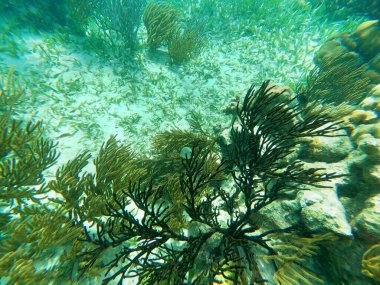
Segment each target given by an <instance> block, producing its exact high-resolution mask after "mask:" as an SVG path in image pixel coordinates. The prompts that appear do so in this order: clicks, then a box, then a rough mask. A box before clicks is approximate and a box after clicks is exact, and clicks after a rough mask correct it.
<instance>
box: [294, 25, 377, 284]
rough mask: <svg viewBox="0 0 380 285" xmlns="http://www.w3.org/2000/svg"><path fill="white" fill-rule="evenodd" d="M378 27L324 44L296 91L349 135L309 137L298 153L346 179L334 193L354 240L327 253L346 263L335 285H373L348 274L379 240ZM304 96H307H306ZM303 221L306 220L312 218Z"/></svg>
mask: <svg viewBox="0 0 380 285" xmlns="http://www.w3.org/2000/svg"><path fill="white" fill-rule="evenodd" d="M379 28H380V26H379V22H378V21H368V22H364V23H362V24H360V25H359V26H358V28H357V29H356V30H355V31H354V32H349V33H344V34H339V35H336V36H334V37H332V38H331V39H330V40H328V41H327V42H326V43H325V44H324V45H322V47H321V48H320V50H319V51H318V52H317V53H316V55H315V58H314V61H315V63H316V65H317V67H316V68H315V69H314V70H313V71H312V72H311V73H310V75H309V78H308V80H307V86H306V87H303V89H302V88H301V89H300V90H303V91H304V92H305V94H306V95H305V96H304V97H303V98H302V100H303V102H304V103H305V102H306V105H307V104H311V105H315V104H314V103H313V99H314V98H318V100H317V104H320V103H321V102H322V103H321V106H320V107H319V108H318V107H316V108H315V109H314V110H320V111H319V112H322V113H323V112H328V113H329V114H330V115H333V116H334V117H336V118H339V119H342V120H343V121H344V125H345V131H342V130H341V131H340V134H341V135H342V134H344V133H347V134H348V136H347V137H344V136H342V137H334V138H313V139H312V140H310V141H309V142H307V143H306V144H305V146H304V147H303V148H301V151H300V155H301V159H303V160H307V161H310V162H313V164H312V165H314V164H319V165H324V163H329V164H328V165H329V167H331V168H333V169H334V168H339V169H346V172H347V173H349V174H350V175H349V176H348V177H347V178H345V179H344V180H343V181H341V182H340V184H339V185H338V186H337V188H336V190H337V194H338V197H339V199H340V201H341V202H342V204H343V206H344V210H345V212H346V214H347V220H348V222H349V226H348V225H347V223H346V225H347V226H348V229H349V228H350V226H351V227H352V234H353V237H354V240H353V241H352V243H351V244H350V245H344V244H341V245H340V246H339V249H332V253H331V255H332V256H333V255H334V254H338V252H337V251H339V254H340V256H341V257H343V259H345V260H350V262H341V263H339V266H337V268H338V269H337V270H338V272H339V273H334V274H332V275H335V280H334V282H346V281H342V280H353V279H354V280H356V281H355V282H356V283H357V284H372V283H371V282H372V281H371V280H369V279H368V278H366V277H364V276H363V275H362V273H361V272H360V271H359V270H356V269H355V270H352V263H353V262H354V263H355V262H356V263H359V262H360V256H361V255H362V254H363V253H364V251H365V250H364V248H368V247H369V246H370V245H371V244H373V243H374V242H376V241H377V240H378V238H379V235H380V233H379V230H378V229H379V227H378V225H379V222H380V221H379V219H378V218H377V216H378V212H379V210H378V207H379V206H378V205H379V203H378V189H379V187H380V179H379V177H380V167H379V161H380V160H379V159H380V147H379V145H380V137H379V131H378V130H379V127H380V120H379V103H380V97H379V92H378V90H379V83H380V69H379V66H378V64H377V62H378V57H379V54H380V50H379V46H380V45H379V42H378V41H379V38H380V34H379V31H380V29H379ZM330 63H333V64H332V65H331V64H330ZM324 82H330V83H328V84H325V83H324ZM334 82H340V86H336V88H332V89H330V87H328V86H333V84H335V83H334ZM333 89H339V91H338V92H335V91H333ZM313 90H318V91H317V92H313ZM329 90H330V91H329ZM309 92H310V94H312V95H311V96H308V95H307V94H308V93H309ZM337 135H338V134H337ZM333 149H334V150H333ZM329 200H331V199H329ZM331 201H332V200H331ZM321 208H322V207H321ZM340 212H342V210H341V211H340ZM330 213H331V214H332V213H333V211H330ZM305 216H306V217H308V218H311V217H312V216H313V215H312V214H310V213H309V214H306V215H305ZM334 216H335V218H337V217H338V216H339V215H334ZM319 217H320V216H319ZM319 222H320V225H322V224H323V222H321V221H319ZM339 224H340V225H343V223H339ZM333 259H334V257H331V260H330V261H331V262H336V261H332V260H333ZM372 274H373V273H372ZM367 276H369V275H368V274H367Z"/></svg>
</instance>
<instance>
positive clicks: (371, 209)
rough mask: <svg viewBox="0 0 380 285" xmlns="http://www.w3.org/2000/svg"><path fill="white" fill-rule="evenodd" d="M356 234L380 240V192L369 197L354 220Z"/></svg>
mask: <svg viewBox="0 0 380 285" xmlns="http://www.w3.org/2000/svg"><path fill="white" fill-rule="evenodd" d="M352 227H353V230H354V233H355V235H357V236H359V237H360V238H362V239H365V240H367V241H370V242H373V241H378V240H380V194H377V195H375V196H373V197H371V198H369V199H368V200H367V201H366V203H365V208H364V210H362V211H361V212H360V213H359V214H358V215H357V216H356V217H355V218H354V219H353V221H352Z"/></svg>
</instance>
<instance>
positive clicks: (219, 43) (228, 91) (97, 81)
mask: <svg viewBox="0 0 380 285" xmlns="http://www.w3.org/2000/svg"><path fill="white" fill-rule="evenodd" d="M344 25H346V24H345V23H336V24H334V25H332V24H329V28H330V29H329V30H328V29H326V28H325V29H324V28H323V27H322V26H313V25H308V24H305V26H304V27H303V28H302V29H300V31H299V32H297V33H292V32H291V31H285V28H279V29H275V30H267V29H266V28H265V27H253V28H252V29H253V32H252V33H253V35H249V36H241V37H231V39H226V38H212V37H210V38H208V39H207V41H206V45H205V47H204V48H203V49H202V52H201V53H200V54H199V55H198V56H196V57H195V58H193V59H191V60H190V61H189V62H187V63H185V64H183V65H180V66H178V65H173V64H170V63H169V58H168V56H167V52H166V50H165V49H164V48H162V49H159V50H158V51H155V52H152V51H150V50H149V48H148V47H147V45H146V43H145V39H146V35H145V30H144V29H143V28H142V29H141V31H140V34H139V37H140V43H141V47H140V49H139V51H138V52H137V53H136V55H135V59H134V60H131V61H130V62H127V63H120V62H119V61H118V60H117V58H114V59H105V58H102V57H100V56H98V55H97V54H96V53H94V52H91V51H89V50H84V48H83V46H81V44H80V43H79V42H80V41H78V42H77V43H74V42H73V41H72V40H73V38H70V37H68V38H67V42H65V41H64V40H62V38H60V35H59V34H58V35H57V34H53V33H39V34H37V33H32V32H30V31H28V30H27V29H25V31H23V30H19V31H18V32H17V33H14V34H12V35H11V36H10V38H11V39H12V40H13V41H14V43H16V45H17V50H18V52H17V56H9V54H7V53H2V54H0V58H1V61H0V62H1V63H0V67H6V68H10V67H14V68H15V70H16V71H17V72H18V73H20V74H21V75H22V76H23V77H24V78H25V79H26V81H27V86H28V95H27V96H28V100H27V104H26V106H25V107H24V108H25V109H24V110H20V112H19V113H20V114H22V117H23V118H24V119H32V120H42V121H43V122H44V126H45V128H46V134H47V136H48V137H49V138H51V139H54V140H56V141H58V142H59V146H58V150H59V152H60V153H61V156H60V158H59V162H58V164H57V165H56V166H55V167H53V168H52V169H50V170H49V172H48V173H50V175H51V174H53V173H54V171H55V169H56V167H57V166H59V165H60V164H62V163H64V162H67V161H68V160H69V159H72V158H73V157H75V156H76V155H77V154H79V153H80V152H81V151H84V150H86V149H88V150H90V151H91V152H94V153H95V152H96V151H97V150H98V149H99V147H100V146H101V144H102V143H103V142H104V141H105V140H106V139H107V138H108V137H110V136H111V135H117V138H118V139H119V140H121V141H122V142H124V143H127V144H132V147H133V148H134V149H135V150H136V151H142V152H145V151H147V150H148V149H149V143H150V138H151V136H152V135H154V134H156V133H158V132H160V131H165V130H170V129H173V128H179V129H188V128H189V123H188V119H189V118H190V117H191V114H192V112H197V113H198V114H199V115H201V116H202V121H204V122H205V126H204V127H205V129H206V130H207V129H208V130H210V131H212V128H213V127H219V126H222V127H223V126H224V127H226V126H228V122H229V121H230V118H229V117H228V116H226V115H225V114H223V112H222V110H223V108H224V107H226V105H227V104H228V103H229V102H230V101H231V100H233V99H234V98H235V97H236V96H240V97H242V96H244V94H245V92H246V90H247V89H248V88H249V86H250V85H251V84H256V85H260V84H261V82H262V81H264V80H266V79H270V80H271V81H272V82H273V83H275V84H281V85H290V86H291V87H294V86H295V85H296V84H297V83H298V82H299V81H300V80H301V79H304V78H305V76H306V73H307V71H309V70H310V69H311V68H312V59H313V56H314V53H315V52H316V51H317V50H318V48H319V46H320V44H321V42H322V41H323V40H324V39H326V38H328V36H329V35H331V34H334V31H338V30H341V29H342V26H344ZM58 39H60V40H58ZM22 109H23V108H22Z"/></svg>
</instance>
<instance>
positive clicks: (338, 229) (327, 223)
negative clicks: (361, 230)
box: [299, 189, 352, 236]
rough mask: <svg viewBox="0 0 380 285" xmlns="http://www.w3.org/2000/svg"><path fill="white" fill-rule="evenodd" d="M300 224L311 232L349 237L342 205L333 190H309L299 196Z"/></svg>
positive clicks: (349, 233)
mask: <svg viewBox="0 0 380 285" xmlns="http://www.w3.org/2000/svg"><path fill="white" fill-rule="evenodd" d="M299 201H300V205H301V222H302V223H303V224H304V225H305V227H306V228H307V229H308V230H310V231H312V232H333V233H335V234H337V235H340V236H351V235H352V231H351V226H350V225H349V223H348V221H347V219H346V214H345V210H344V207H343V205H342V204H341V202H340V201H339V198H338V196H337V195H336V193H335V191H333V190H327V189H326V190H323V191H320V190H310V191H304V192H301V193H300V195H299Z"/></svg>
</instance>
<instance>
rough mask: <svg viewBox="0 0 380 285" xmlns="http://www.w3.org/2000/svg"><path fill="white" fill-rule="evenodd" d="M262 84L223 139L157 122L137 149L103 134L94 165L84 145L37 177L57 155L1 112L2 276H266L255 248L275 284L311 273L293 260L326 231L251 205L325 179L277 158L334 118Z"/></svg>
mask: <svg viewBox="0 0 380 285" xmlns="http://www.w3.org/2000/svg"><path fill="white" fill-rule="evenodd" d="M268 84H269V83H268V82H264V83H263V84H262V86H261V87H260V88H259V89H256V88H255V87H253V86H252V87H251V88H250V89H249V91H248V92H247V94H246V96H245V98H244V100H243V101H242V102H241V103H240V104H239V105H238V106H237V109H236V112H237V117H236V120H235V121H234V122H233V124H232V127H231V129H230V137H229V138H222V137H219V138H218V137H215V138H208V137H205V136H203V135H196V134H192V133H189V132H183V131H175V132H167V133H164V134H161V135H159V136H157V137H156V139H155V143H154V150H155V151H156V154H155V155H154V156H153V157H152V158H146V157H142V156H141V155H139V154H137V153H134V152H133V150H132V149H131V148H130V147H128V146H125V145H124V144H122V143H120V142H118V141H117V140H116V139H115V137H111V138H110V139H109V140H108V141H107V142H106V143H105V144H103V146H102V148H101V150H100V152H99V154H98V156H97V158H96V159H95V160H94V166H95V173H94V174H91V173H87V172H84V171H83V169H84V167H85V166H86V165H87V164H88V160H89V159H90V155H89V154H88V153H86V152H84V153H82V154H80V155H79V156H77V157H76V158H74V159H73V160H71V161H69V162H68V163H66V164H65V165H63V166H61V167H60V168H59V169H58V170H57V172H56V175H55V178H54V179H53V180H51V181H50V182H49V183H47V184H46V183H44V182H45V180H44V178H43V175H42V173H43V171H44V170H45V169H46V168H48V167H50V166H51V165H52V164H53V163H54V162H55V161H56V159H57V157H58V156H57V153H56V151H55V144H54V143H53V142H50V141H49V140H46V139H43V138H41V133H40V131H39V132H38V133H36V131H37V130H39V124H38V123H37V124H34V125H33V124H31V123H29V124H27V126H26V128H25V130H24V129H22V128H21V129H20V126H21V125H20V124H21V123H20V124H18V123H14V122H12V121H9V122H8V123H7V127H6V128H5V129H4V130H3V131H2V133H3V135H2V136H1V140H2V141H1V145H2V146H5V147H6V149H4V150H3V151H2V161H1V169H2V171H1V173H2V179H1V187H2V195H1V200H2V201H1V202H2V204H3V205H6V207H9V210H8V212H7V215H6V216H4V215H3V217H2V232H4V235H3V237H2V239H1V243H0V250H1V251H2V252H3V257H2V258H1V259H0V269H1V271H2V272H5V271H6V268H8V270H9V272H10V273H9V274H8V275H7V278H6V282H7V283H6V284H14V283H17V282H27V283H33V282H36V280H38V278H41V276H44V280H47V279H46V278H50V279H51V280H56V281H57V280H61V281H60V282H66V283H69V284H72V282H82V281H81V280H82V278H84V280H85V279H86V278H90V277H91V276H93V274H94V273H95V272H96V271H97V272H98V274H97V276H99V277H100V276H101V277H100V278H103V284H108V283H110V282H111V281H112V280H118V283H120V284H121V283H122V280H124V279H126V278H136V280H137V281H136V282H138V283H137V284H210V285H211V284H214V282H222V281H221V280H226V281H227V280H229V281H231V282H233V284H246V283H247V282H253V281H254V280H264V279H266V278H268V277H267V276H262V273H261V272H260V270H258V262H259V260H260V259H261V258H263V257H262V256H267V260H268V261H269V262H270V264H271V266H272V267H273V268H274V269H275V271H276V273H275V275H274V280H275V282H276V284H303V283H302V282H304V281H305V280H306V282H307V284H315V282H322V281H321V280H320V278H318V277H317V276H314V275H313V273H311V272H309V270H308V268H307V265H306V264H300V262H301V261H305V260H306V259H305V258H306V257H308V256H312V255H314V254H315V253H316V250H317V248H318V245H320V244H321V243H323V242H327V241H329V240H331V237H327V236H315V237H312V236H306V237H301V236H298V235H299V234H301V232H299V231H298V230H297V228H294V227H290V228H283V229H267V228H263V227H262V221H261V220H260V219H257V215H258V213H259V212H260V210H261V209H263V208H264V207H266V206H267V205H269V204H271V203H273V202H274V201H276V200H277V199H279V198H280V197H281V196H283V195H285V194H286V193H288V192H289V191H290V192H294V191H302V190H305V189H306V188H305V186H307V185H309V186H311V185H314V186H316V187H324V186H323V185H321V184H320V183H321V182H323V181H329V180H331V179H334V178H336V177H338V176H339V175H337V174H335V173H327V172H324V171H323V170H322V169H318V168H307V167H305V166H304V165H303V163H302V162H301V161H298V160H292V161H288V162H286V161H285V158H287V157H288V155H290V154H291V153H292V152H293V150H294V147H296V146H297V145H298V144H299V143H300V140H299V139H300V138H304V137H313V136H325V135H327V136H328V135H331V132H333V131H334V130H336V129H338V128H339V126H338V125H337V124H336V123H334V122H332V121H331V120H330V119H329V118H327V117H323V116H315V115H309V116H304V117H303V118H297V116H298V114H299V113H300V110H299V108H300V106H299V105H293V107H289V106H290V105H292V104H291V103H292V102H293V101H294V100H296V98H287V97H284V96H282V95H283V94H282V93H278V92H273V91H272V89H273V87H269V85H268ZM21 138H23V139H21ZM228 181H233V183H234V185H235V186H231V184H230V183H229V182H228ZM34 185H35V186H34ZM37 185H40V186H37ZM52 193H56V194H55V195H54V196H55V197H54V196H51V194H52ZM49 196H50V198H48V197H49ZM27 202H28V203H27ZM37 206H38V207H37ZM16 214H19V215H20V216H18V217H17V216H16ZM15 223H17V224H18V226H16V227H14V226H13V225H14V224H15ZM12 228H13V230H11V229H12ZM26 233H28V234H26ZM58 247H63V248H64V250H63V251H62V252H57V248H58ZM292 251H295V252H296V254H297V257H296V256H294V255H293V254H292V253H291V252H292ZM47 253H50V255H51V257H53V256H55V260H57V261H56V262H55V263H54V264H52V265H49V266H48V267H49V268H50V270H49V271H48V272H47V273H45V269H44V266H43V265H42V264H41V266H39V267H35V265H34V264H37V263H41V262H43V261H44V257H43V256H44V254H47ZM106 256H108V257H106ZM56 258H57V259H56ZM103 259H104V260H103ZM19 266H22V268H23V269H22V272H20V274H18V275H17V274H16V270H17V268H18V267H19ZM45 266H47V265H45ZM173 269H175V270H173ZM78 270H79V271H78ZM67 272H70V275H69V276H71V277H70V278H67V277H65V276H66V275H67ZM99 274H100V275H99ZM294 280H298V281H296V282H299V283H291V282H293V281H294ZM284 282H285V283H284ZM286 282H287V283H286ZM312 282H313V283H312Z"/></svg>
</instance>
